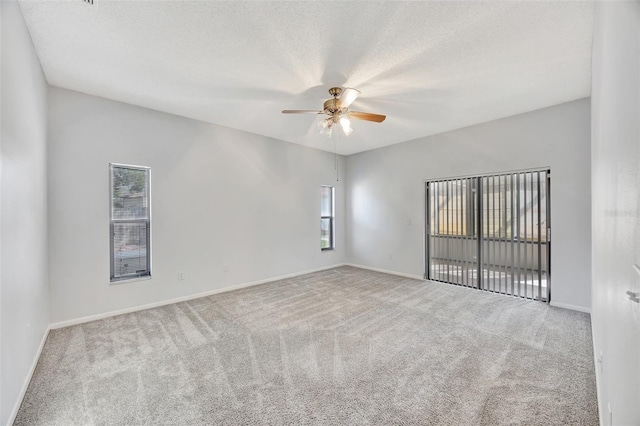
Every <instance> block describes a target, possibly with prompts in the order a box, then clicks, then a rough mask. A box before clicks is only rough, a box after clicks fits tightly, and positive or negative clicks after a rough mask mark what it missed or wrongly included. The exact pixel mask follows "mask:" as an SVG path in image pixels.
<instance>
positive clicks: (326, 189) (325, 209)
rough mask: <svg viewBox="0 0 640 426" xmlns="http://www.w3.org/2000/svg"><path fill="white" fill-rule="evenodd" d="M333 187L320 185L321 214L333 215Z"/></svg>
mask: <svg viewBox="0 0 640 426" xmlns="http://www.w3.org/2000/svg"><path fill="white" fill-rule="evenodd" d="M332 189H333V188H332V187H330V186H321V187H320V216H331V215H332V214H333V212H332V210H333V209H332V208H331V202H332V201H333V200H332V198H333V197H332V196H331V195H332V194H331V193H332Z"/></svg>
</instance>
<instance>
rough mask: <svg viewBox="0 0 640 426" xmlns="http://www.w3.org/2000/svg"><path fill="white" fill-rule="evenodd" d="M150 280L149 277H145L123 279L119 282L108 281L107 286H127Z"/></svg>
mask: <svg viewBox="0 0 640 426" xmlns="http://www.w3.org/2000/svg"><path fill="white" fill-rule="evenodd" d="M150 279H151V275H145V276H143V277H133V278H123V279H121V280H115V281H110V282H109V285H120V284H128V283H132V282H136V281H148V280H150Z"/></svg>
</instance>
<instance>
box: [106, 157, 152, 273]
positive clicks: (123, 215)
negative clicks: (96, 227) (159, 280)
mask: <svg viewBox="0 0 640 426" xmlns="http://www.w3.org/2000/svg"><path fill="white" fill-rule="evenodd" d="M109 168H110V177H111V179H110V187H111V189H110V196H111V197H110V206H111V215H110V216H111V221H110V226H109V231H110V235H111V238H110V240H111V281H112V282H113V281H120V280H126V279H131V278H136V277H144V276H150V275H151V253H150V251H151V250H150V249H151V244H150V242H151V232H150V231H151V216H150V209H149V206H150V191H149V168H148V167H137V166H125V165H119V164H110V165H109Z"/></svg>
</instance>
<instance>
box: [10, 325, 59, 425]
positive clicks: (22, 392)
mask: <svg viewBox="0 0 640 426" xmlns="http://www.w3.org/2000/svg"><path fill="white" fill-rule="evenodd" d="M49 330H51V327H47V329H46V330H45V331H44V335H43V336H42V340H41V341H40V346H38V351H37V352H36V356H34V357H33V361H32V362H31V368H29V373H28V374H27V377H26V378H25V379H24V383H23V384H22V389H20V395H19V396H18V399H17V401H16V403H15V405H14V406H13V410H11V414H10V415H9V420H8V421H7V426H11V425H12V424H13V422H14V421H15V420H16V416H17V415H18V410H19V409H20V405H22V400H23V399H24V396H25V394H26V393H27V389H28V388H29V383H31V377H33V373H34V372H35V371H36V366H37V365H38V361H39V360H40V355H41V354H42V349H44V344H45V343H46V341H47V337H48V336H49Z"/></svg>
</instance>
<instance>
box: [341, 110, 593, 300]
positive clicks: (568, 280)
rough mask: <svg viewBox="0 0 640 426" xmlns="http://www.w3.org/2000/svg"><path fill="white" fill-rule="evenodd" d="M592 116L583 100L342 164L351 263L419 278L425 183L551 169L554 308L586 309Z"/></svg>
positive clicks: (352, 158) (354, 157) (358, 156)
mask: <svg viewBox="0 0 640 426" xmlns="http://www.w3.org/2000/svg"><path fill="white" fill-rule="evenodd" d="M589 111H590V104H589V100H588V99H581V100H577V101H574V102H569V103H566V104H562V105H558V106H554V107H550V108H545V109H541V110H537V111H533V112H529V113H525V114H520V115H516V116H513V117H509V118H505V119H502V120H497V121H492V122H489V123H485V124H480V125H476V126H472V127H467V128H464V129H460V130H456V131H452V132H448V133H444V134H440V135H435V136H430V137H425V138H421V139H417V140H415V141H411V142H406V143H402V144H398V145H394V146H390V147H386V148H380V149H376V150H373V151H367V152H364V153H361V154H356V155H352V156H349V157H347V164H346V166H347V167H346V168H347V182H348V189H347V201H346V202H347V229H348V239H347V247H348V250H347V253H348V262H350V263H354V264H359V265H365V266H370V267H376V268H381V269H387V270H391V271H396V272H401V273H406V274H410V275H418V276H422V275H423V274H424V259H423V257H424V249H423V234H424V206H423V203H424V186H423V185H424V184H423V180H424V179H432V178H443V177H455V176H468V175H475V174H483V173H493V172H501V171H511V170H521V169H529V168H535V167H546V166H549V167H551V179H552V185H551V211H552V216H551V223H552V229H553V236H552V241H553V242H552V249H551V253H552V260H551V268H552V275H551V280H552V282H551V289H552V290H551V291H552V296H551V298H552V303H554V304H556V305H557V306H565V307H570V308H574V309H581V310H589V309H590V307H591V274H590V269H591V229H590V223H591V209H590V205H591V197H590V193H591V191H590V181H591V175H590V161H591V160H590V149H589V143H590V131H589V130H590V112H589ZM425 119H428V117H425Z"/></svg>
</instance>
